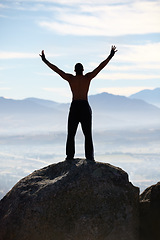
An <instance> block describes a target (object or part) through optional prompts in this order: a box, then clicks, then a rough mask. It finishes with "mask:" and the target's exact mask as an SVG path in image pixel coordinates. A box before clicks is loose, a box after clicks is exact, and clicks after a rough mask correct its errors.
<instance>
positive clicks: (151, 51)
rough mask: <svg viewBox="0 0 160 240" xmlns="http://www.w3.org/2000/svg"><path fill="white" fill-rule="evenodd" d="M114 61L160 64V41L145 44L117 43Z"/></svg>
mask: <svg viewBox="0 0 160 240" xmlns="http://www.w3.org/2000/svg"><path fill="white" fill-rule="evenodd" d="M118 50H119V51H118V53H117V55H116V61H121V62H129V63H130V62H134V63H138V64H139V63H145V64H146V63H148V64H150V63H152V64H153V63H157V64H160V54H158V53H159V52H160V42H159V43H148V44H145V45H119V46H118Z"/></svg>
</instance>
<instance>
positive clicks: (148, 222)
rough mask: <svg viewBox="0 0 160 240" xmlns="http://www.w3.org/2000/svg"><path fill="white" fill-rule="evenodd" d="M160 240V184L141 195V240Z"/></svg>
mask: <svg viewBox="0 0 160 240" xmlns="http://www.w3.org/2000/svg"><path fill="white" fill-rule="evenodd" d="M151 239H153V240H159V239H160V182H158V183H157V184H154V185H152V186H150V187H148V188H147V189H146V190H145V191H144V192H143V193H142V194H141V195H140V240H151Z"/></svg>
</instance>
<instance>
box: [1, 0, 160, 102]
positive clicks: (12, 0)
mask: <svg viewBox="0 0 160 240" xmlns="http://www.w3.org/2000/svg"><path fill="white" fill-rule="evenodd" d="M0 28H1V37H0V96H3V97H6V98H13V99H24V98H27V97H38V98H44V99H51V100H55V101H58V102H69V101H70V100H71V93H70V89H69V86H68V83H67V82H66V81H64V80H63V79H61V78H60V77H59V76H58V75H56V74H55V73H54V72H52V71H51V70H50V69H49V68H47V66H46V65H45V64H44V63H43V62H42V61H41V59H40V57H39V53H40V52H41V50H42V49H44V50H45V54H46V57H47V59H48V60H49V61H50V62H52V63H54V64H55V65H57V66H58V67H59V68H61V69H62V70H64V71H66V72H69V73H73V74H74V71H73V70H74V65H75V63H77V62H82V64H83V65H84V69H85V72H87V71H91V70H93V69H94V68H95V67H96V66H97V65H98V64H99V63H100V62H101V61H103V60H104V59H105V58H106V57H107V56H108V55H109V52H110V48H111V45H116V46H117V49H118V52H117V53H116V55H115V56H114V58H113V59H112V60H111V62H110V63H109V64H108V65H107V66H106V68H105V69H104V70H103V71H102V72H101V73H100V74H99V75H98V76H97V77H96V78H95V79H94V80H93V81H92V83H91V87H90V91H89V94H90V95H91V94H97V93H100V92H104V91H106V92H109V93H113V94H118V95H125V96H129V95H130V94H132V93H135V92H138V91H140V90H142V89H154V88H157V87H160V1H158V0H155V1H146V0H145V1H143V0H139V1H136V0H124V1H118V0H112V1H108V0H96V1H95V0H17V1H16V0H4V1H3V0H0Z"/></svg>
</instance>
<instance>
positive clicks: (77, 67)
mask: <svg viewBox="0 0 160 240" xmlns="http://www.w3.org/2000/svg"><path fill="white" fill-rule="evenodd" d="M74 71H75V72H76V74H78V75H81V74H82V73H83V71H84V68H83V65H82V64H81V63H76V65H75V68H74Z"/></svg>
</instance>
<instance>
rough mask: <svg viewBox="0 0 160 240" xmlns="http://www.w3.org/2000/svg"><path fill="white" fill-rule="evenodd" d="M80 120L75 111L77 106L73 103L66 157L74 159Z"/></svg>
mask: <svg viewBox="0 0 160 240" xmlns="http://www.w3.org/2000/svg"><path fill="white" fill-rule="evenodd" d="M78 123H79V122H78V120H77V116H76V112H75V108H74V106H73V105H71V108H70V112H69V116H68V135H67V143H66V155H67V157H66V159H73V158H74V154H75V140H74V138H75V134H76V131H77V127H78Z"/></svg>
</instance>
